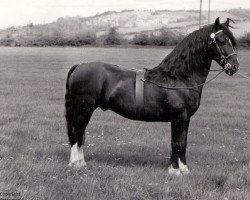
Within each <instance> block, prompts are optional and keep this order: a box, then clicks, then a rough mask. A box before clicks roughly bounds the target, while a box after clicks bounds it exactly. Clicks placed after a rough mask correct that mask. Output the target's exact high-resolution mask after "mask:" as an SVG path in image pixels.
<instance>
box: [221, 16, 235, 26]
mask: <svg viewBox="0 0 250 200" xmlns="http://www.w3.org/2000/svg"><path fill="white" fill-rule="evenodd" d="M230 22H233V23H234V24H235V21H234V20H232V19H230V18H227V20H226V21H225V22H224V23H223V24H224V25H225V26H226V27H228V28H229V27H230V28H233V26H232V25H230Z"/></svg>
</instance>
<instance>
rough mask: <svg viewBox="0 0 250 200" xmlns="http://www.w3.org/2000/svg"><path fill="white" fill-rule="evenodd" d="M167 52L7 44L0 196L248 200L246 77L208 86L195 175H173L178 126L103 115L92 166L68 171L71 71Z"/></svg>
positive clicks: (199, 116) (191, 151) (94, 129)
mask: <svg viewBox="0 0 250 200" xmlns="http://www.w3.org/2000/svg"><path fill="white" fill-rule="evenodd" d="M169 52H170V50H166V49H118V48H0V61H1V62H0V88H1V89H0V110H1V116H0V147H1V148H0V195H2V196H0V198H3V195H4V194H1V192H5V195H7V196H8V195H9V196H8V197H10V193H14V192H20V196H19V197H22V198H23V199H56V200H59V199H67V200H68V199H71V200H72V199H83V200H106V199H107V200H149V199H150V200H151V199H152V200H156V199H159V200H160V199H164V200H189V199H190V200H247V199H250V164H249V158H250V89H249V88H250V81H249V80H247V79H243V78H241V77H239V76H238V75H235V76H233V77H229V76H227V75H226V74H223V75H221V76H219V78H217V79H216V80H214V81H213V82H212V83H210V84H209V85H207V86H205V88H204V90H203V94H202V101H201V106H200V109H199V110H198V111H197V113H196V114H195V115H194V117H193V118H192V120H191V124H190V133H189V137H188V149H187V161H188V164H189V167H190V169H191V174H190V175H187V176H182V177H175V176H170V175H168V174H167V170H166V169H167V167H166V166H167V163H168V161H169V156H170V150H171V149H170V124H166V123H145V122H136V121H131V120H128V119H125V118H122V117H120V116H118V115H116V114H114V113H113V112H110V111H106V112H102V111H101V110H97V111H96V112H95V113H94V115H93V117H92V119H91V121H90V124H89V126H88V127H87V137H86V145H85V152H86V161H87V165H88V167H87V170H86V169H83V170H72V169H71V168H69V167H68V166H67V165H68V161H69V154H70V146H69V145H68V138H67V135H66V128H65V120H64V92H65V79H66V74H67V72H68V69H69V68H70V67H71V66H73V65H74V64H76V63H80V62H89V61H97V60H99V61H105V62H109V63H114V64H117V65H120V66H121V67H126V68H143V67H149V68H150V67H153V66H155V65H157V64H158V63H159V62H160V61H161V60H162V59H163V58H164V57H165V56H166V54H167V53H169ZM248 56H250V51H246V50H242V51H240V52H239V60H240V63H241V66H242V67H249V65H250V60H249V57H248ZM216 67H218V66H217V65H214V68H216ZM215 73H216V72H211V74H210V76H209V77H212V76H213V75H215ZM242 73H243V74H249V73H250V68H249V69H244V70H242ZM5 197H6V196H5Z"/></svg>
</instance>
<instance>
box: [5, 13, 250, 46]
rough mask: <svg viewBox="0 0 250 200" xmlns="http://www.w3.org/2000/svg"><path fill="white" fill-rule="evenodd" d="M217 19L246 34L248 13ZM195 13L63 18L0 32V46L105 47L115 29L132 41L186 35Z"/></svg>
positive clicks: (249, 27) (193, 26)
mask: <svg viewBox="0 0 250 200" xmlns="http://www.w3.org/2000/svg"><path fill="white" fill-rule="evenodd" d="M217 17H221V19H222V20H225V19H226V18H228V17H229V18H231V19H234V20H235V21H236V22H237V24H236V25H235V29H234V34H235V35H236V37H242V36H244V35H245V34H246V33H248V32H250V10H249V9H233V10H228V11H212V12H211V22H213V21H214V20H215V18H217ZM198 23H199V12H198V11H195V10H191V11H169V10H158V11H149V10H145V11H134V10H124V11H121V12H116V11H109V12H105V13H102V14H97V15H95V16H91V17H65V18H59V19H58V20H57V21H55V22H52V23H49V24H42V25H33V24H32V23H30V24H28V25H27V26H23V27H11V28H8V29H5V30H1V31H0V44H1V45H6V46H51V45H60V46H67V45H69V46H81V45H87V44H91V45H93V44H95V45H96V44H97V45H98V44H99V45H102V44H103V43H105V35H107V32H108V31H110V28H112V27H116V32H117V33H118V34H119V37H120V38H122V39H124V40H129V41H132V40H133V39H134V38H135V36H138V35H139V34H145V35H147V36H148V35H150V34H151V36H152V35H159V34H161V32H162V29H164V30H165V29H167V30H168V33H169V32H170V35H175V36H176V37H178V36H179V35H186V34H187V33H189V32H192V31H193V30H195V29H197V28H198V26H199V24H198ZM206 24H207V12H206V11H204V12H203V14H202V25H206Z"/></svg>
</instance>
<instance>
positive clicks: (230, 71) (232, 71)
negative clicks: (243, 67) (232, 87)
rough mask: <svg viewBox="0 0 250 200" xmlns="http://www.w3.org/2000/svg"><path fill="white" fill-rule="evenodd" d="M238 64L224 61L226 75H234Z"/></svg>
mask: <svg viewBox="0 0 250 200" xmlns="http://www.w3.org/2000/svg"><path fill="white" fill-rule="evenodd" d="M239 68H240V66H239V65H236V64H234V65H231V64H230V63H226V64H225V66H224V69H225V72H226V74H227V75H229V76H232V75H234V74H235V73H236V72H237V71H238V70H239Z"/></svg>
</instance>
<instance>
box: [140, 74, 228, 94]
mask: <svg viewBox="0 0 250 200" xmlns="http://www.w3.org/2000/svg"><path fill="white" fill-rule="evenodd" d="M224 71H225V70H224V69H221V70H220V71H219V73H218V74H216V75H215V76H214V77H213V78H211V79H209V80H208V81H206V82H204V83H201V84H198V85H196V86H191V87H166V86H163V85H159V84H157V83H155V82H152V81H149V80H145V79H141V81H143V82H148V83H152V84H154V85H156V86H158V87H160V88H164V89H172V90H175V89H194V88H197V87H201V86H203V85H205V84H207V83H209V82H211V81H212V80H214V79H216V78H217V77H218V76H219V75H220V74H221V73H222V72H224Z"/></svg>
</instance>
